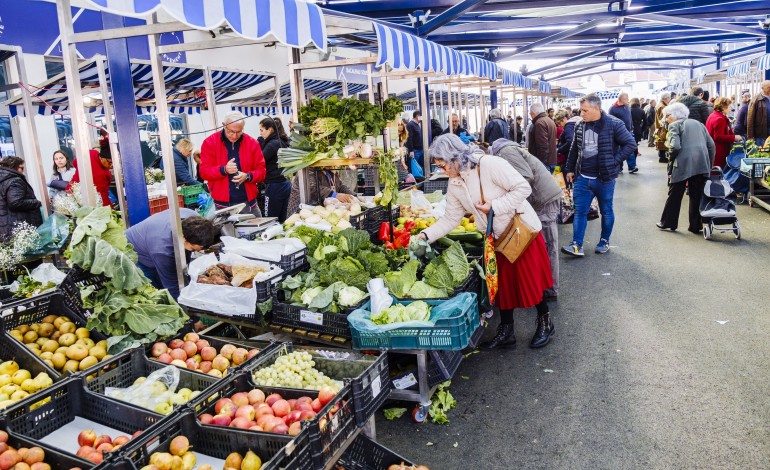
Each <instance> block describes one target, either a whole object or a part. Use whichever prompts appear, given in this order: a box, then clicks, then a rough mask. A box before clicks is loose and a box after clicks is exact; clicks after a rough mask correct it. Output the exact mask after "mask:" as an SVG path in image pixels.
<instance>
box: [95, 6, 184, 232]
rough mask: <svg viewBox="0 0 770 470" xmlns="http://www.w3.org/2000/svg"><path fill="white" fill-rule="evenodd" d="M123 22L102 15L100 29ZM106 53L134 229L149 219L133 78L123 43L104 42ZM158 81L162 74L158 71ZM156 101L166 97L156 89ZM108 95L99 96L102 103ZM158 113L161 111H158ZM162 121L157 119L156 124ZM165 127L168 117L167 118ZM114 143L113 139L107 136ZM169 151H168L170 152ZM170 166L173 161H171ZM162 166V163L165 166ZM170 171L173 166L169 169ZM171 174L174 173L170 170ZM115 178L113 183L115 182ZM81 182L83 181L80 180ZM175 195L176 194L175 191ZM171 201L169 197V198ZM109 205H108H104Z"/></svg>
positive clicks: (129, 221)
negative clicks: (101, 26)
mask: <svg viewBox="0 0 770 470" xmlns="http://www.w3.org/2000/svg"><path fill="white" fill-rule="evenodd" d="M124 22H125V18H123V17H122V16H117V15H113V14H110V13H102V25H103V26H104V28H105V29H119V28H123V27H124V26H125V23H124ZM104 45H105V49H106V50H107V66H108V67H109V71H110V91H111V97H112V101H113V103H114V106H115V108H114V110H115V122H116V127H117V135H118V136H119V138H120V150H121V158H120V170H118V172H119V173H121V175H120V176H122V177H123V181H122V182H121V183H120V185H119V187H118V190H119V191H120V189H121V188H120V186H124V187H125V189H126V191H125V197H126V199H127V200H128V202H127V203H126V209H127V211H128V219H127V220H125V224H126V227H128V226H129V225H136V224H138V223H139V222H141V221H143V220H144V219H146V218H147V217H149V216H150V201H149V199H148V197H147V183H146V182H145V179H144V163H143V161H142V145H141V140H140V138H139V119H138V117H137V113H136V95H135V93H134V78H133V75H132V73H131V59H130V58H129V55H128V45H127V42H126V39H110V40H108V41H105V42H104ZM160 73H161V77H162V74H163V71H162V70H161V72H160ZM155 97H156V101H157V102H160V101H163V102H164V103H165V102H166V101H165V99H166V93H165V91H164V92H163V93H161V91H160V90H159V89H158V88H157V87H155ZM109 99H110V95H107V96H102V100H103V101H107V100H109ZM159 109H160V108H159ZM160 120H161V117H160V115H158V121H159V122H158V124H159V125H160ZM166 121H167V122H166V124H168V117H166ZM110 137H111V138H110V140H113V138H114V136H110ZM169 151H170V150H169ZM172 162H173V159H172ZM164 163H165V162H164ZM171 168H172V169H173V166H172V167H171ZM172 172H173V170H172ZM117 176H118V175H117V174H116V179H117ZM80 181H83V178H82V177H81V178H80ZM174 192H175V193H176V191H174ZM169 199H171V194H169ZM105 202H109V201H105Z"/></svg>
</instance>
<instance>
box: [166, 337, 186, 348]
mask: <svg viewBox="0 0 770 470" xmlns="http://www.w3.org/2000/svg"><path fill="white" fill-rule="evenodd" d="M183 344H184V340H181V339H178V338H177V339H172V340H171V341H169V342H168V347H169V348H171V349H179V348H181V347H182V345H183Z"/></svg>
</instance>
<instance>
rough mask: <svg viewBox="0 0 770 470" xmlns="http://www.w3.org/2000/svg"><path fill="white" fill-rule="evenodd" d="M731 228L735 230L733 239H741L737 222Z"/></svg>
mask: <svg viewBox="0 0 770 470" xmlns="http://www.w3.org/2000/svg"><path fill="white" fill-rule="evenodd" d="M733 228H734V229H735V238H736V239H737V240H740V239H741V226H740V225H739V224H738V222H735V223H734V224H733Z"/></svg>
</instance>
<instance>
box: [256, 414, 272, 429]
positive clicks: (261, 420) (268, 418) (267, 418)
mask: <svg viewBox="0 0 770 470" xmlns="http://www.w3.org/2000/svg"><path fill="white" fill-rule="evenodd" d="M273 418H274V416H273V415H262V416H260V417H258V418H257V426H260V427H261V428H262V429H264V428H265V426H267V423H269V422H272V421H273Z"/></svg>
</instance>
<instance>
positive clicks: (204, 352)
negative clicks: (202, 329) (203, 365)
mask: <svg viewBox="0 0 770 470" xmlns="http://www.w3.org/2000/svg"><path fill="white" fill-rule="evenodd" d="M200 342H201V341H198V343H200ZM200 353H201V358H203V360H204V361H213V360H214V358H215V357H217V350H216V349H214V348H212V347H211V346H204V347H203V348H201V350H200Z"/></svg>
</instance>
